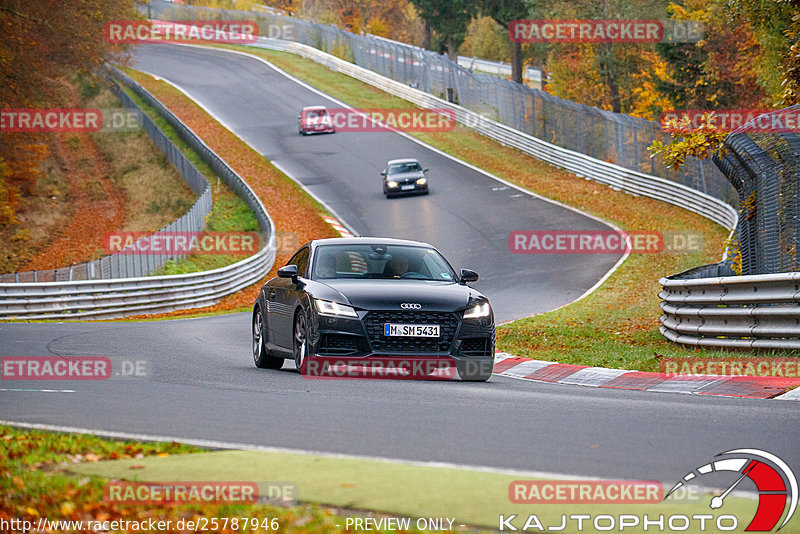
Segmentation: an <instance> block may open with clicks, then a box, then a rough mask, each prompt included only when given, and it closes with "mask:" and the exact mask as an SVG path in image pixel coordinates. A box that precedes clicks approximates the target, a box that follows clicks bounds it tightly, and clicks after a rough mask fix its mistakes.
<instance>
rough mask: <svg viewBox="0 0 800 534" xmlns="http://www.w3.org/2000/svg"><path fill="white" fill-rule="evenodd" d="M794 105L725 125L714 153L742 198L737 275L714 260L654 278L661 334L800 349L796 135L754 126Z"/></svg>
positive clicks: (699, 342)
mask: <svg viewBox="0 0 800 534" xmlns="http://www.w3.org/2000/svg"><path fill="white" fill-rule="evenodd" d="M799 109H800V106H794V107H791V108H787V109H786V110H779V111H774V112H771V113H769V114H765V115H763V116H760V117H757V118H755V119H753V121H751V122H748V123H747V124H745V125H743V126H742V127H741V128H739V129H737V130H736V131H734V132H733V133H731V134H730V135H729V136H728V137H727V138H726V139H725V141H724V145H725V146H724V148H725V150H724V151H722V152H720V153H718V154H716V155H715V156H714V162H715V163H716V164H717V165H718V166H719V167H720V169H722V170H723V171H724V173H725V175H726V176H727V177H728V179H729V180H730V181H731V183H733V184H734V185H735V187H736V190H737V192H738V193H739V197H740V199H741V204H742V206H743V210H744V212H743V213H742V218H741V220H740V221H739V224H738V227H737V229H736V232H737V237H738V241H739V245H740V253H741V260H742V261H741V267H742V271H743V272H744V274H745V276H734V274H735V273H734V272H733V270H732V269H731V264H730V262H721V263H718V264H714V265H706V266H703V267H697V268H694V269H690V270H688V271H685V272H683V273H679V274H676V275H673V276H670V277H667V278H662V279H661V280H659V283H660V284H661V286H662V288H663V289H662V291H661V292H660V293H659V295H658V296H659V298H661V303H660V305H661V310H662V312H663V315H662V316H661V327H660V330H661V333H662V334H663V335H664V336H665V337H666V338H667V339H669V340H671V341H674V342H676V343H681V344H684V345H694V346H708V347H722V348H767V349H794V350H797V349H800V272H798V271H797V265H798V258H800V252H798V250H797V247H798V241H800V224H798V214H799V213H800V200H798V196H797V185H798V181H799V180H800V176H799V171H798V169H800V136H798V135H797V134H796V133H794V132H791V131H779V130H776V131H767V130H764V129H761V128H758V127H756V126H757V124H762V123H763V122H762V121H765V120H766V119H769V120H766V124H773V119H776V118H780V116H781V115H782V114H786V113H789V114H792V113H796V112H797V111H798V110H799ZM778 124H781V123H780V122H778Z"/></svg>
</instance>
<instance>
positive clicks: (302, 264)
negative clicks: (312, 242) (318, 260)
mask: <svg viewBox="0 0 800 534" xmlns="http://www.w3.org/2000/svg"><path fill="white" fill-rule="evenodd" d="M308 253H309V251H308V247H304V248H302V249H300V250H299V251H298V252H297V254H295V255H294V256H292V259H291V260H289V263H287V264H286V265H297V274H298V275H299V276H302V277H307V276H308V274H307V273H308Z"/></svg>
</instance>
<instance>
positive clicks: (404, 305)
mask: <svg viewBox="0 0 800 534" xmlns="http://www.w3.org/2000/svg"><path fill="white" fill-rule="evenodd" d="M400 307H401V308H403V309H404V310H418V309H420V308H422V304H417V303H416V302H404V303H402V304H401V305H400Z"/></svg>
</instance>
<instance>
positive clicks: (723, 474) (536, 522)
mask: <svg viewBox="0 0 800 534" xmlns="http://www.w3.org/2000/svg"><path fill="white" fill-rule="evenodd" d="M748 479H749V480H748ZM734 490H736V491H737V492H738V493H737V494H735V496H734V495H731V494H732V493H733V492H734ZM742 492H746V493H748V494H749V495H753V494H755V495H756V496H757V505H756V503H755V501H753V500H751V499H749V498H743V495H742ZM662 493H663V489H662V486H661V484H660V483H658V482H653V481H624V480H623V481H620V480H617V481H590V480H536V481H519V480H518V481H514V482H512V483H511V484H510V485H509V487H508V498H509V501H510V502H512V503H515V504H535V505H537V506H539V507H538V508H537V509H536V510H537V513H533V514H528V515H527V517H526V516H520V515H518V513H514V514H500V515H499V516H498V524H497V527H498V530H500V531H511V532H517V531H520V532H521V531H526V532H559V531H565V529H571V530H568V531H576V532H612V531H617V532H622V531H633V532H642V531H644V532H648V531H655V532H670V533H672V532H733V531H735V532H742V531H743V532H777V531H779V530H781V529H782V528H783V527H784V526H786V525H787V524H788V523H789V520H790V519H791V518H792V516H793V515H794V513H795V511H796V509H797V501H798V497H797V493H798V485H797V478H796V476H795V474H794V473H793V472H792V470H791V468H790V467H789V466H788V465H787V464H786V462H785V461H784V460H783V459H781V458H779V457H778V456H777V455H775V454H772V453H770V452H767V451H764V450H761V449H733V450H729V451H727V452H722V453H719V454H717V456H716V457H715V458H714V460H713V461H711V462H709V463H707V464H704V465H701V466H699V467H697V468H696V469H693V470H692V471H690V472H689V473H687V474H686V475H684V476H683V477H682V478H681V479H680V480H679V481H678V483H677V484H675V485H674V486H673V487H672V489H670V490H669V491H668V492H667V493H666V495H665V496H664V498H663V499H661V498H660V496H661V494H662ZM729 497H735V500H734V499H730V500H729V502H726V499H727V498H729ZM668 499H669V500H668ZM742 501H748V502H747V504H746V506H745V507H742V505H743V504H742ZM658 502H661V503H663V504H661V505H657V506H655V507H654V506H653V504H654V503H658ZM587 503H593V504H624V505H626V509H624V510H621V509H620V508H615V509H614V510H615V511H610V510H609V511H603V512H602V513H597V508H583V509H581V508H580V505H581V504H587ZM679 503H680V509H679V510H676V505H678V504H679ZM557 504H560V505H562V506H563V505H566V504H569V512H568V513H563V512H557V513H556V514H554V513H552V512H548V511H546V509H545V508H544V505H557ZM706 504H707V505H708V506H709V507H710V508H711V512H710V513H709V512H707V511H706V510H705V507H706ZM639 506H645V508H644V509H643V508H639V509H638V511H634V509H633V508H634V507H639ZM663 506H669V507H670V508H668V509H669V510H670V511H672V512H673V513H665V512H666V510H667V509H664V508H663ZM684 506H690V508H688V509H684ZM675 512H677V513H675ZM751 514H752V518H751ZM745 524H746V525H747V527H746V528H744V525H745ZM742 528H743V530H742ZM787 530H788V529H787ZM792 532H796V529H795V530H792Z"/></svg>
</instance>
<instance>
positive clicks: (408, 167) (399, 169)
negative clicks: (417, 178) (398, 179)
mask: <svg viewBox="0 0 800 534" xmlns="http://www.w3.org/2000/svg"><path fill="white" fill-rule="evenodd" d="M421 170H422V167H420V166H419V163H417V162H416V161H411V162H408V163H392V164H391V165H389V174H401V173H404V172H416V171H421Z"/></svg>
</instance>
